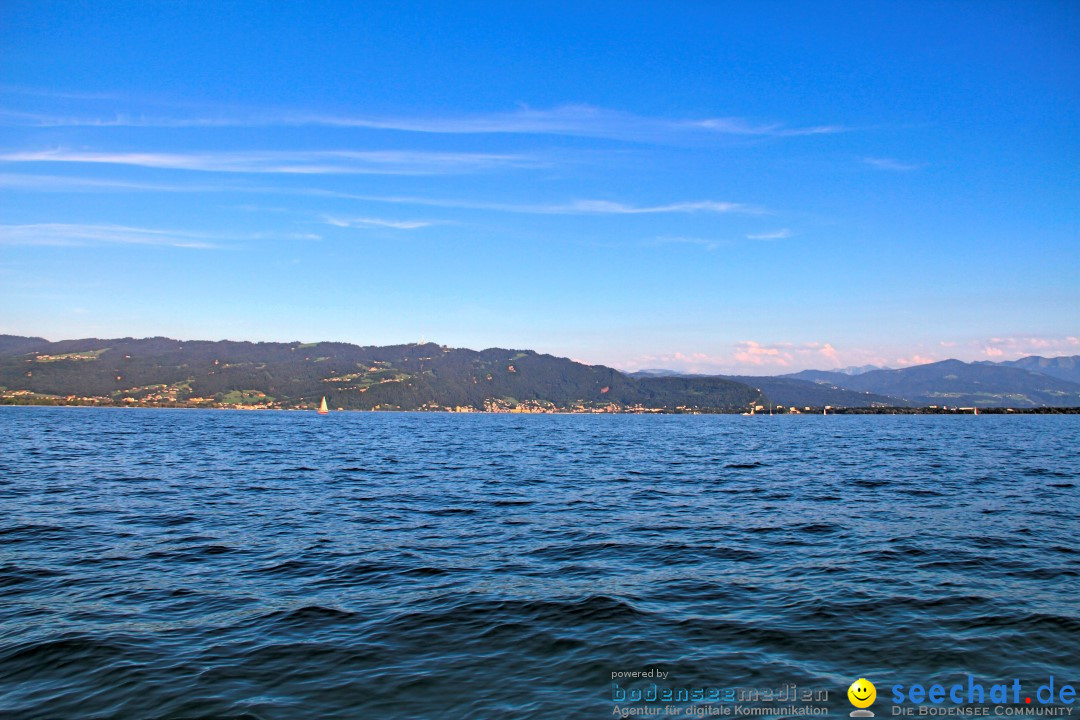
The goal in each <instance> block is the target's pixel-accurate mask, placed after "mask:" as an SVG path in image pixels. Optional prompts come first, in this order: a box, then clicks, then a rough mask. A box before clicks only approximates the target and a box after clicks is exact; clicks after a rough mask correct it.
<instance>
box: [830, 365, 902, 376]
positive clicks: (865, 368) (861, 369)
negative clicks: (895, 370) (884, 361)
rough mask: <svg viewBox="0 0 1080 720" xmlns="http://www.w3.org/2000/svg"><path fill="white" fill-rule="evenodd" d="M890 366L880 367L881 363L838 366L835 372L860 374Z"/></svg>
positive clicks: (885, 368)
mask: <svg viewBox="0 0 1080 720" xmlns="http://www.w3.org/2000/svg"><path fill="white" fill-rule="evenodd" d="M890 369H891V368H887V367H882V366H881V365H850V366H848V367H845V368H840V369H839V370H837V371H836V372H838V373H843V374H844V375H862V374H863V373H868V372H870V371H871V370H890Z"/></svg>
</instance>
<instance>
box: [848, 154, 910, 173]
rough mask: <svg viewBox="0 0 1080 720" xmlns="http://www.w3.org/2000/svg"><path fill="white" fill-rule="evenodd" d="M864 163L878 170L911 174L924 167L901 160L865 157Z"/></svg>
mask: <svg viewBox="0 0 1080 720" xmlns="http://www.w3.org/2000/svg"><path fill="white" fill-rule="evenodd" d="M862 161H863V162H864V163H865V164H867V165H869V166H870V167H873V168H877V169H878V170H893V171H896V172H910V171H911V170H918V169H920V168H921V167H923V166H922V165H920V164H917V163H909V162H902V161H900V160H894V159H893V158H880V157H864V158H863V159H862Z"/></svg>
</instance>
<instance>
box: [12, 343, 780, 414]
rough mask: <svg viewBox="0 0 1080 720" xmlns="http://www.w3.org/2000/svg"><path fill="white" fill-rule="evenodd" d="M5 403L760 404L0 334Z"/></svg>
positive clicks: (607, 372)
mask: <svg viewBox="0 0 1080 720" xmlns="http://www.w3.org/2000/svg"><path fill="white" fill-rule="evenodd" d="M0 387H2V388H3V397H4V399H5V401H6V402H48V401H50V399H64V400H65V401H67V402H84V403H88V404H118V405H123V404H129V405H134V404H137V405H210V406H221V405H225V406H238V405H245V406H253V407H312V406H314V405H315V404H317V403H318V402H319V399H320V398H321V397H323V396H326V398H327V401H328V403H329V404H330V406H331V407H340V408H345V409H354V410H371V409H395V410H420V409H474V410H483V409H488V410H513V409H517V410H537V411H539V410H578V411H596V410H613V411H621V410H633V409H639V410H661V411H669V412H672V411H706V412H722V411H735V410H742V409H745V408H746V407H748V406H750V405H753V404H755V403H760V402H763V400H764V399H763V398H762V394H761V393H760V392H759V391H757V390H755V389H753V388H751V387H748V386H746V385H744V384H741V383H737V382H732V381H729V380H724V379H720V378H645V379H635V378H631V377H628V376H626V375H623V374H622V373H620V372H618V371H616V370H613V369H612V368H608V367H603V366H598V365H597V366H590V365H584V364H581V363H576V362H573V361H571V360H567V359H565V358H557V357H553V356H551V355H541V354H538V353H535V352H533V351H530V350H506V349H501V348H491V349H488V350H482V351H474V350H467V349H460V348H448V347H444V346H440V345H436V344H434V343H427V344H422V345H420V344H411V345H394V346H386V347H374V346H367V347H361V346H357V345H350V344H347V343H299V342H293V343H250V342H232V341H219V342H210V341H193V342H192V341H179V340H172V339H169V338H160V337H158V338H147V339H133V338H121V339H94V338H90V339H83V340H64V341H60V342H48V341H45V340H42V339H40V338H19V337H14V336H0Z"/></svg>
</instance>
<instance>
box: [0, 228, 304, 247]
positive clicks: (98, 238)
mask: <svg viewBox="0 0 1080 720" xmlns="http://www.w3.org/2000/svg"><path fill="white" fill-rule="evenodd" d="M319 239H321V236H320V235H318V234H315V233H247V234H235V233H209V232H193V231H190V230H171V229H161V228H145V227H132V226H129V225H96V224H80V223H34V224H27V225H0V245H38V246H57V247H85V246H92V245H154V246H160V247H175V248H188V249H194V250H215V249H221V248H223V247H225V246H224V245H222V244H221V243H222V242H226V241H244V240H319Z"/></svg>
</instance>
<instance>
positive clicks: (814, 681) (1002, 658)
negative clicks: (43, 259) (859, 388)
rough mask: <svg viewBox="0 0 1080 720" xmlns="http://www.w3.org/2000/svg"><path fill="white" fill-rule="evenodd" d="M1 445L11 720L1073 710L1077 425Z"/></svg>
mask: <svg viewBox="0 0 1080 720" xmlns="http://www.w3.org/2000/svg"><path fill="white" fill-rule="evenodd" d="M0 438H2V441H0V716H3V717H8V716H11V717H28V718H40V717H65V718H66V717H124V718H144V717H237V716H239V717H259V718H308V717H310V718H329V717H355V718H384V717H385V718H524V717H536V718H607V717H614V715H613V714H612V712H613V709H614V708H616V707H619V706H621V707H641V708H644V707H648V706H649V704H648V703H638V704H637V705H635V704H633V703H620V702H617V700H618V698H619V697H620V696H619V694H618V693H620V692H626V691H628V690H629V691H635V689H636V691H637V692H645V693H648V692H649V687H650V685H659V686H660V687H661V688H663V687H666V686H672V687H686V688H695V687H706V688H780V687H782V686H786V685H788V684H797V685H798V687H799V688H814V689H817V688H824V689H827V690H828V691H829V693H830V695H829V700H828V702H826V703H824V705H825V706H827V707H829V708H831V715H832V716H833V717H846V716H847V713H848V711H850V710H851V709H852V707H851V705H850V704H849V703H848V701H847V697H846V694H845V693H846V690H847V687H848V685H849V684H850V683H852V682H853V681H854V680H855V679H856V678H859V677H865V678H868V679H871V680H873V682H874V683H875V684H876V685H877V688H878V700H877V703H876V704H875V706H874V707H873V709H874V710H875V711H877V715H878V717H879V718H880V717H885V716H888V715H889V714H890V710H889V707H890V705H891V700H889V699H888V698H889V696H890V694H891V693H890V690H889V688H890V687H891V686H892V685H894V684H903V685H904V686H905V687H907V686H910V685H911V684H913V683H923V684H924V685H929V684H931V683H934V682H946V683H947V682H954V681H955V682H961V681H963V682H964V683H965V687H966V683H967V675H969V674H970V675H973V676H974V678H975V681H976V682H980V683H982V684H983V685H984V686H985V687H986V688H987V689H989V688H990V685H991V684H993V683H1012V681H1013V679H1014V678H1015V679H1019V680H1020V681H1021V683H1023V687H1024V690H1025V692H1028V689H1029V686H1030V690H1031V692H1029V693H1028V694H1029V695H1030V694H1032V693H1034V689H1035V687H1036V686H1038V685H1040V684H1043V683H1044V682H1046V680H1047V679H1048V678H1049V677H1051V676H1053V678H1054V679H1055V683H1056V684H1057V685H1058V686H1060V685H1061V684H1062V683H1072V684H1073V686H1074V687H1076V686H1077V685H1080V683H1078V682H1077V681H1080V601H1078V599H1077V592H1078V590H1080V581H1078V579H1080V548H1078V540H1077V536H1078V535H1080V519H1078V513H1080V489H1078V485H1080V416H1011V417H1010V416H987V415H983V416H979V417H973V416H949V417H942V416H830V417H819V416H790V417H787V416H785V417H772V418H770V417H741V416H660V417H657V416H650V417H641V416H580V415H576V416H575V415H562V416H525V417H522V416H507V415H472V416H470V415H442V414H411V413H404V414H390V413H334V414H331V415H330V416H328V417H318V416H316V415H315V414H314V413H298V412H293V413H290V412H264V413H254V412H249V413H245V412H228V411H196V410H119V409H117V410H113V409H93V408H16V407H8V408H0ZM654 669H661V670H662V671H663V672H665V673H669V675H667V676H666V679H665V680H664V681H663V682H657V680H656V679H653V680H652V681H649V680H647V679H645V678H638V679H633V678H630V679H623V678H620V679H618V680H614V679H613V677H612V675H613V673H629V672H648V671H650V670H654ZM1010 702H1011V698H1010ZM653 705H655V703H654V704H653ZM699 705H700V704H699ZM758 705H764V706H768V704H767V703H764V704H763V703H758ZM1021 705H1023V700H1021ZM717 706H718V704H715V703H714V704H713V707H717ZM1072 707H1073V714H1074V715H1077V714H1080V708H1077V706H1076V705H1073V706H1072ZM682 708H683V709H682V711H681V713H682V714H681V715H680V716H681V717H689V716H691V715H690V713H691V712H693V710H692V706H691V705H687V704H685V703H684V704H683V705H682ZM775 714H777V715H783V714H784V713H783V712H780V711H779V710H778V711H777V712H776V713H775Z"/></svg>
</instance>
